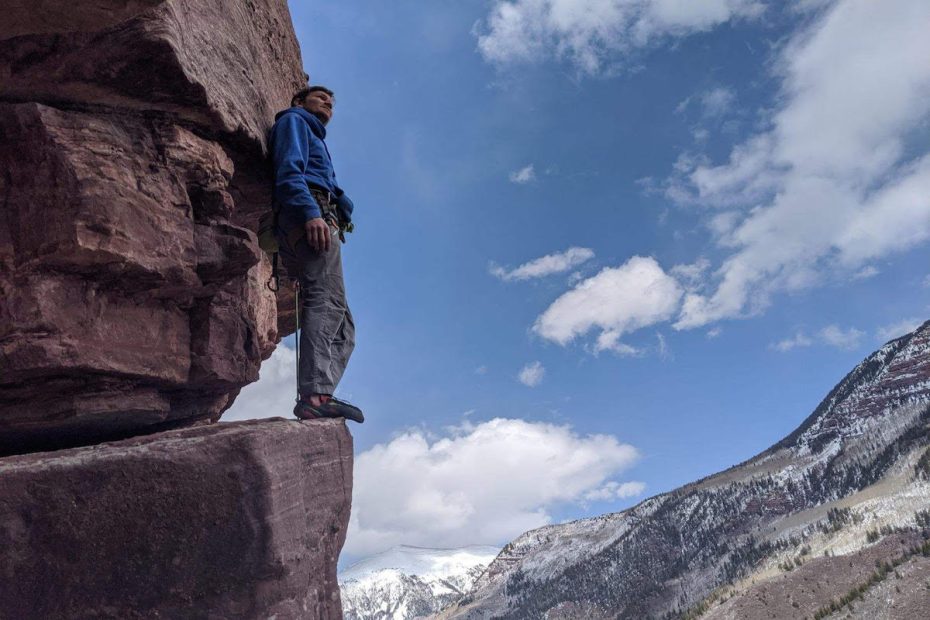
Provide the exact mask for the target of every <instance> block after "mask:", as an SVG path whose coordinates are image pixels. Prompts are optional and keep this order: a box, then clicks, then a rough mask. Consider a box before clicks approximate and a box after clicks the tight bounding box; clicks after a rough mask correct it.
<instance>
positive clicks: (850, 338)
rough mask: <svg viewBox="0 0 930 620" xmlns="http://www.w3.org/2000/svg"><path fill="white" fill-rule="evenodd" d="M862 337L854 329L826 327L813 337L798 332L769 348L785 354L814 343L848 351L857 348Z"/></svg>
mask: <svg viewBox="0 0 930 620" xmlns="http://www.w3.org/2000/svg"><path fill="white" fill-rule="evenodd" d="M864 335H865V333H864V332H862V331H860V330H858V329H856V328H854V327H850V328H849V329H843V328H841V327H839V326H838V325H827V326H826V327H824V328H823V329H821V330H820V331H818V332H817V333H816V335H815V336H814V337H811V336H808V335H807V334H805V333H804V332H803V331H798V332H796V333H795V334H794V336H791V337H789V338H785V339H784V340H779V341H778V342H775V343H772V344H771V345H769V348H770V349H774V350H775V351H778V352H779V353H787V352H788V351H792V350H794V349H800V348H804V347H810V346H813V345H814V344H815V343H819V344H822V345H827V346H830V347H834V348H836V349H846V350H850V349H855V348H856V347H858V346H859V344H860V343H861V341H862V337H863V336H864Z"/></svg>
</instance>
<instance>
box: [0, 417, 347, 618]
mask: <svg viewBox="0 0 930 620" xmlns="http://www.w3.org/2000/svg"><path fill="white" fill-rule="evenodd" d="M0 479H2V481H3V484H0V549H3V553H2V554H0V618H11V619H12V618H17V619H32V618H36V619H38V618H42V619H58V618H61V619H74V618H114V619H117V618H118V619H124V618H155V617H160V618H243V619H251V618H256V619H258V618H262V619H265V618H271V617H277V618H278V619H279V620H285V619H297V618H320V619H334V618H340V617H341V606H340V599H339V588H338V586H337V582H336V559H337V557H338V554H339V551H340V549H341V548H342V544H343V542H344V540H345V534H346V528H347V527H348V521H349V508H350V502H351V495H352V438H351V436H350V435H349V433H348V432H347V431H346V428H345V424H344V423H343V422H342V421H335V420H327V421H313V422H298V421H293V420H292V421H287V420H283V419H280V418H273V419H268V420H254V421H249V422H236V423H230V424H216V425H210V426H205V427H199V428H187V429H179V430H174V431H167V432H163V433H158V434H156V435H151V436H147V437H141V438H134V439H128V440H123V441H119V442H113V443H106V444H100V445H97V446H93V447H83V448H73V449H69V450H61V451H57V452H52V453H39V454H29V455H22V456H15V457H8V458H5V459H0Z"/></svg>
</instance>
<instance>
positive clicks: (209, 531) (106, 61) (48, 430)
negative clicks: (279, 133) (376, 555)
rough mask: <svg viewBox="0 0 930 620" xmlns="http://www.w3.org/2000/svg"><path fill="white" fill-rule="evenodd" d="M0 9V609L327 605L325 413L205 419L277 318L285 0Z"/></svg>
mask: <svg viewBox="0 0 930 620" xmlns="http://www.w3.org/2000/svg"><path fill="white" fill-rule="evenodd" d="M2 10H3V19H2V20H0V204H2V208H0V549H2V553H0V618H16V619H17V620H19V619H30V618H37V619H38V618H42V619H47V618H68V619H72V618H90V617H93V618H120V619H123V618H141V617H146V618H148V617H170V618H268V617H276V618H278V619H279V620H283V619H286V618H326V619H328V618H340V617H341V616H342V612H341V605H340V600H339V589H338V585H337V583H336V561H337V558H338V555H339V552H340V550H341V548H342V545H343V542H344V540H345V533H346V529H347V527H348V519H349V510H350V507H351V491H352V438H351V435H350V434H349V432H348V431H347V429H346V427H345V424H344V423H343V422H342V421H314V422H298V421H294V420H283V419H280V418H274V419H270V420H256V421H250V422H237V423H233V424H216V422H217V421H218V420H219V418H220V416H221V415H222V413H223V412H224V411H225V410H226V409H228V408H229V406H230V405H231V404H232V403H233V400H234V399H235V398H236V396H237V395H238V393H239V390H240V389H241V388H242V387H243V386H245V385H247V384H248V383H250V382H253V381H255V380H256V379H258V370H259V366H260V365H261V362H262V360H263V359H266V358H267V357H268V356H269V355H271V352H272V351H273V350H274V347H275V346H276V344H277V343H278V342H279V341H280V338H281V336H282V335H284V332H283V331H282V330H281V329H279V320H280V321H281V323H282V326H283V327H284V328H285V329H292V328H290V327H288V325H287V321H288V320H290V321H291V323H292V322H293V321H292V317H290V315H288V314H287V313H286V312H285V313H282V314H281V315H280V316H279V314H278V311H277V308H278V307H279V306H280V307H281V308H291V307H292V305H293V299H292V298H289V297H288V294H287V292H286V291H282V292H279V293H278V295H277V296H276V295H275V293H274V292H272V291H271V290H270V289H269V288H268V287H267V286H266V283H267V282H268V280H269V278H270V275H271V266H270V263H269V260H268V257H267V256H266V255H265V254H264V253H263V252H262V251H261V250H260V249H259V247H258V242H257V238H256V235H255V232H254V231H255V230H256V229H257V222H258V218H259V216H260V214H261V213H262V212H263V211H265V210H266V209H268V208H269V206H270V204H271V195H270V189H271V185H270V183H271V179H270V178H269V170H268V166H267V164H266V157H265V156H266V151H267V145H266V143H265V140H266V134H267V131H268V129H269V128H270V126H271V123H272V121H273V117H274V113H275V112H276V111H278V110H280V109H282V108H284V107H286V106H287V105H288V104H289V102H290V99H291V96H292V95H293V93H294V92H296V91H297V90H299V89H300V88H302V87H304V86H305V85H306V83H307V76H306V74H305V73H304V71H303V68H302V62H301V57H300V49H299V47H298V44H297V39H296V36H295V34H294V30H293V27H292V25H291V20H290V14H289V12H288V8H287V3H286V0H249V1H248V2H224V1H223V0H133V1H130V2H127V1H125V0H101V1H99V2H93V3H71V2H64V1H62V0H37V1H36V2H32V3H23V2H12V3H10V2H7V3H2ZM281 413H282V414H284V415H287V414H289V412H281Z"/></svg>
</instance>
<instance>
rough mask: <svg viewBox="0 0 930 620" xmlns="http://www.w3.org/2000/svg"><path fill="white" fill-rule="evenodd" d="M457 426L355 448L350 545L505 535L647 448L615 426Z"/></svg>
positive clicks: (368, 548)
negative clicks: (581, 431) (618, 433)
mask: <svg viewBox="0 0 930 620" xmlns="http://www.w3.org/2000/svg"><path fill="white" fill-rule="evenodd" d="M449 432H450V434H449V435H447V436H445V437H441V438H435V439H430V438H428V437H427V436H426V435H425V434H424V433H423V432H421V431H419V430H412V431H409V432H406V433H404V434H402V435H400V436H398V437H396V438H394V439H392V440H391V441H390V442H387V443H384V444H379V445H376V446H374V447H373V448H371V449H370V450H367V451H366V452H363V453H362V454H360V455H359V456H358V457H357V458H356V460H355V475H354V484H353V499H352V516H351V520H350V524H349V533H348V538H347V540H346V547H345V551H346V553H347V554H348V555H351V556H356V557H358V556H364V555H369V554H371V553H375V552H378V551H380V550H383V549H386V548H388V547H392V546H394V545H397V544H410V545H419V546H426V547H456V546H462V545H467V544H476V543H487V544H498V543H503V542H505V541H507V540H510V539H512V538H514V537H515V536H517V535H518V534H521V533H522V532H525V531H526V530H528V529H532V528H535V527H539V526H541V525H545V524H547V523H549V522H550V521H551V517H550V514H549V511H550V509H551V507H553V506H555V505H557V504H562V503H566V502H571V503H581V502H583V501H585V496H586V495H587V494H588V493H590V492H592V491H594V490H596V489H601V488H604V487H605V485H606V484H607V483H608V482H609V481H610V480H611V479H613V478H614V477H615V476H617V475H618V474H619V473H620V472H622V471H623V470H625V469H626V468H628V467H629V466H630V465H632V464H633V463H634V462H635V461H636V460H637V458H638V453H637V451H636V449H635V448H634V447H633V446H630V445H627V444H622V443H620V442H618V441H617V440H616V439H615V438H614V437H612V436H609V435H588V436H580V435H578V434H576V433H575V432H574V431H573V430H572V428H571V427H569V426H555V425H551V424H545V423H540V422H527V421H524V420H514V419H495V420H491V421H489V422H484V423H481V424H477V425H471V424H468V423H466V424H464V425H462V426H460V427H458V428H457V429H453V430H451V431H449ZM502 472H504V474H503V475H502ZM627 489H628V492H632V490H635V489H634V488H631V487H627ZM619 490H620V486H617V487H615V494H616V493H618V492H619Z"/></svg>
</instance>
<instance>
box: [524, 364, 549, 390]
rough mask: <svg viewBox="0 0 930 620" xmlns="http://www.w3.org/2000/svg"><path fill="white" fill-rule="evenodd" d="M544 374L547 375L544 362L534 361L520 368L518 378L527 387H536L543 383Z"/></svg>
mask: <svg viewBox="0 0 930 620" xmlns="http://www.w3.org/2000/svg"><path fill="white" fill-rule="evenodd" d="M544 376H546V369H545V368H544V367H543V365H542V363H540V362H532V363H530V364H527V365H526V366H524V367H523V368H522V369H521V370H520V373H519V374H518V375H517V379H518V380H519V381H520V383H522V384H523V385H525V386H526V387H536V386H537V385H539V384H540V383H542V380H543V377H544Z"/></svg>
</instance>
